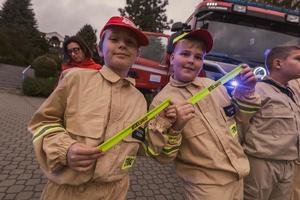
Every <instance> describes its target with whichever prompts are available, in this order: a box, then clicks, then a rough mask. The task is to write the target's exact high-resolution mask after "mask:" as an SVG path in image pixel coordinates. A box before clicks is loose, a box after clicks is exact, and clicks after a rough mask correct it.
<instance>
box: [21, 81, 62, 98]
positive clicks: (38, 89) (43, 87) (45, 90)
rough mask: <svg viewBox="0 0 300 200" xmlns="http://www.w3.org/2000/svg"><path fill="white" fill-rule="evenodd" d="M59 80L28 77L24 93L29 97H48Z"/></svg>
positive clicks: (23, 87) (24, 85)
mask: <svg viewBox="0 0 300 200" xmlns="http://www.w3.org/2000/svg"><path fill="white" fill-rule="evenodd" d="M57 81H58V78H55V77H49V78H40V77H36V78H31V77H26V78H25V80H24V81H23V85H22V89H23V93H24V94H25V95H28V96H40V97H48V96H49V95H50V94H51V93H52V91H53V90H54V89H55V87H56V85H57Z"/></svg>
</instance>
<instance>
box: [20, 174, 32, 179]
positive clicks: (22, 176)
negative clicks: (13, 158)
mask: <svg viewBox="0 0 300 200" xmlns="http://www.w3.org/2000/svg"><path fill="white" fill-rule="evenodd" d="M31 177H32V174H21V175H20V176H18V180H22V179H26V180H27V179H29V178H31Z"/></svg>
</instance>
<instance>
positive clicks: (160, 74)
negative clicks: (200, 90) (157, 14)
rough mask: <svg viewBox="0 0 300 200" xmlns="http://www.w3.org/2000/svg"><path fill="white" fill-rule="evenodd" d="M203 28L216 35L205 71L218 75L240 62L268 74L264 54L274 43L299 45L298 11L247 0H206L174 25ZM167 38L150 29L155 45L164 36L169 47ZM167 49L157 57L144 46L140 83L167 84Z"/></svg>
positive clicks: (139, 66) (138, 70) (147, 87)
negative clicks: (164, 53)
mask: <svg viewBox="0 0 300 200" xmlns="http://www.w3.org/2000/svg"><path fill="white" fill-rule="evenodd" d="M200 28H202V29H207V30H208V31H209V32H210V33H211V34H212V36H213V39H214V46H213V49H212V51H211V52H210V53H209V54H207V55H206V57H205V62H204V66H203V71H202V73H201V75H202V76H206V77H208V78H211V79H214V80H217V79H219V78H220V77H222V76H223V75H225V74H226V73H227V72H229V71H231V70H232V69H234V68H235V67H236V66H237V65H238V64H240V63H247V64H249V65H250V66H251V67H253V68H257V69H258V70H256V71H255V72H256V74H257V75H258V76H261V77H263V76H265V75H266V70H265V68H264V57H265V55H266V53H267V52H268V50H269V49H270V48H272V47H274V46H278V45H300V11H299V10H290V9H285V8H279V7H276V6H272V5H269V4H263V3H256V2H252V1H248V0H203V1H201V2H200V3H199V4H198V5H197V6H196V9H195V11H194V12H193V13H192V14H191V16H190V17H189V18H188V19H187V20H186V22H185V23H174V24H173V26H172V29H171V30H172V31H189V30H196V29H200ZM149 34H150V33H149ZM151 37H152V38H151ZM168 37H169V36H167V35H159V34H158V35H155V34H152V35H151V34H150V46H151V45H152V43H153V42H156V43H157V41H160V42H159V43H161V44H162V47H163V48H166V44H167V39H168ZM147 48H149V47H147ZM150 48H151V47H150ZM154 49H155V48H154ZM152 50H153V48H152ZM156 50H157V49H156ZM163 51H164V50H162V49H161V51H160V53H158V52H157V53H155V54H152V55H156V56H157V58H156V59H153V58H151V57H149V56H148V57H147V56H146V54H144V56H145V57H143V51H142V55H141V57H140V58H139V60H138V61H137V63H136V64H135V65H134V66H133V72H134V75H135V76H136V79H137V87H139V88H142V89H145V90H147V91H150V90H152V91H153V90H157V89H160V88H162V87H163V86H164V85H165V84H166V83H167V81H168V76H169V75H170V72H169V69H168V67H166V65H164V63H165V59H166V56H163ZM164 52H165V51H164ZM144 53H147V51H144ZM236 84H237V83H236V82H235V81H232V82H230V83H229V84H228V85H227V86H226V87H227V89H229V90H231V89H232V88H233V87H234V86H235V85H236Z"/></svg>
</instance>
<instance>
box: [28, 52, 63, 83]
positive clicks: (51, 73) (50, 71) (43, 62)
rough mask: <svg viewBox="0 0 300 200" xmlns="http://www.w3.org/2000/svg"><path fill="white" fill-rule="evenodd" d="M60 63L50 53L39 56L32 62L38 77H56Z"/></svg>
mask: <svg viewBox="0 0 300 200" xmlns="http://www.w3.org/2000/svg"><path fill="white" fill-rule="evenodd" d="M57 65H58V64H57V63H56V61H55V60H54V59H53V58H51V57H50V56H49V55H43V56H39V57H37V58H36V59H34V61H33V62H32V64H31V67H32V68H33V69H34V72H35V76H36V77H42V78H48V77H56V76H57V69H58V66H57Z"/></svg>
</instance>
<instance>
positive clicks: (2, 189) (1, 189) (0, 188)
mask: <svg viewBox="0 0 300 200" xmlns="http://www.w3.org/2000/svg"><path fill="white" fill-rule="evenodd" d="M6 190H7V187H0V193H2V192H5V191H6ZM0 199H1V198H0Z"/></svg>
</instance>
